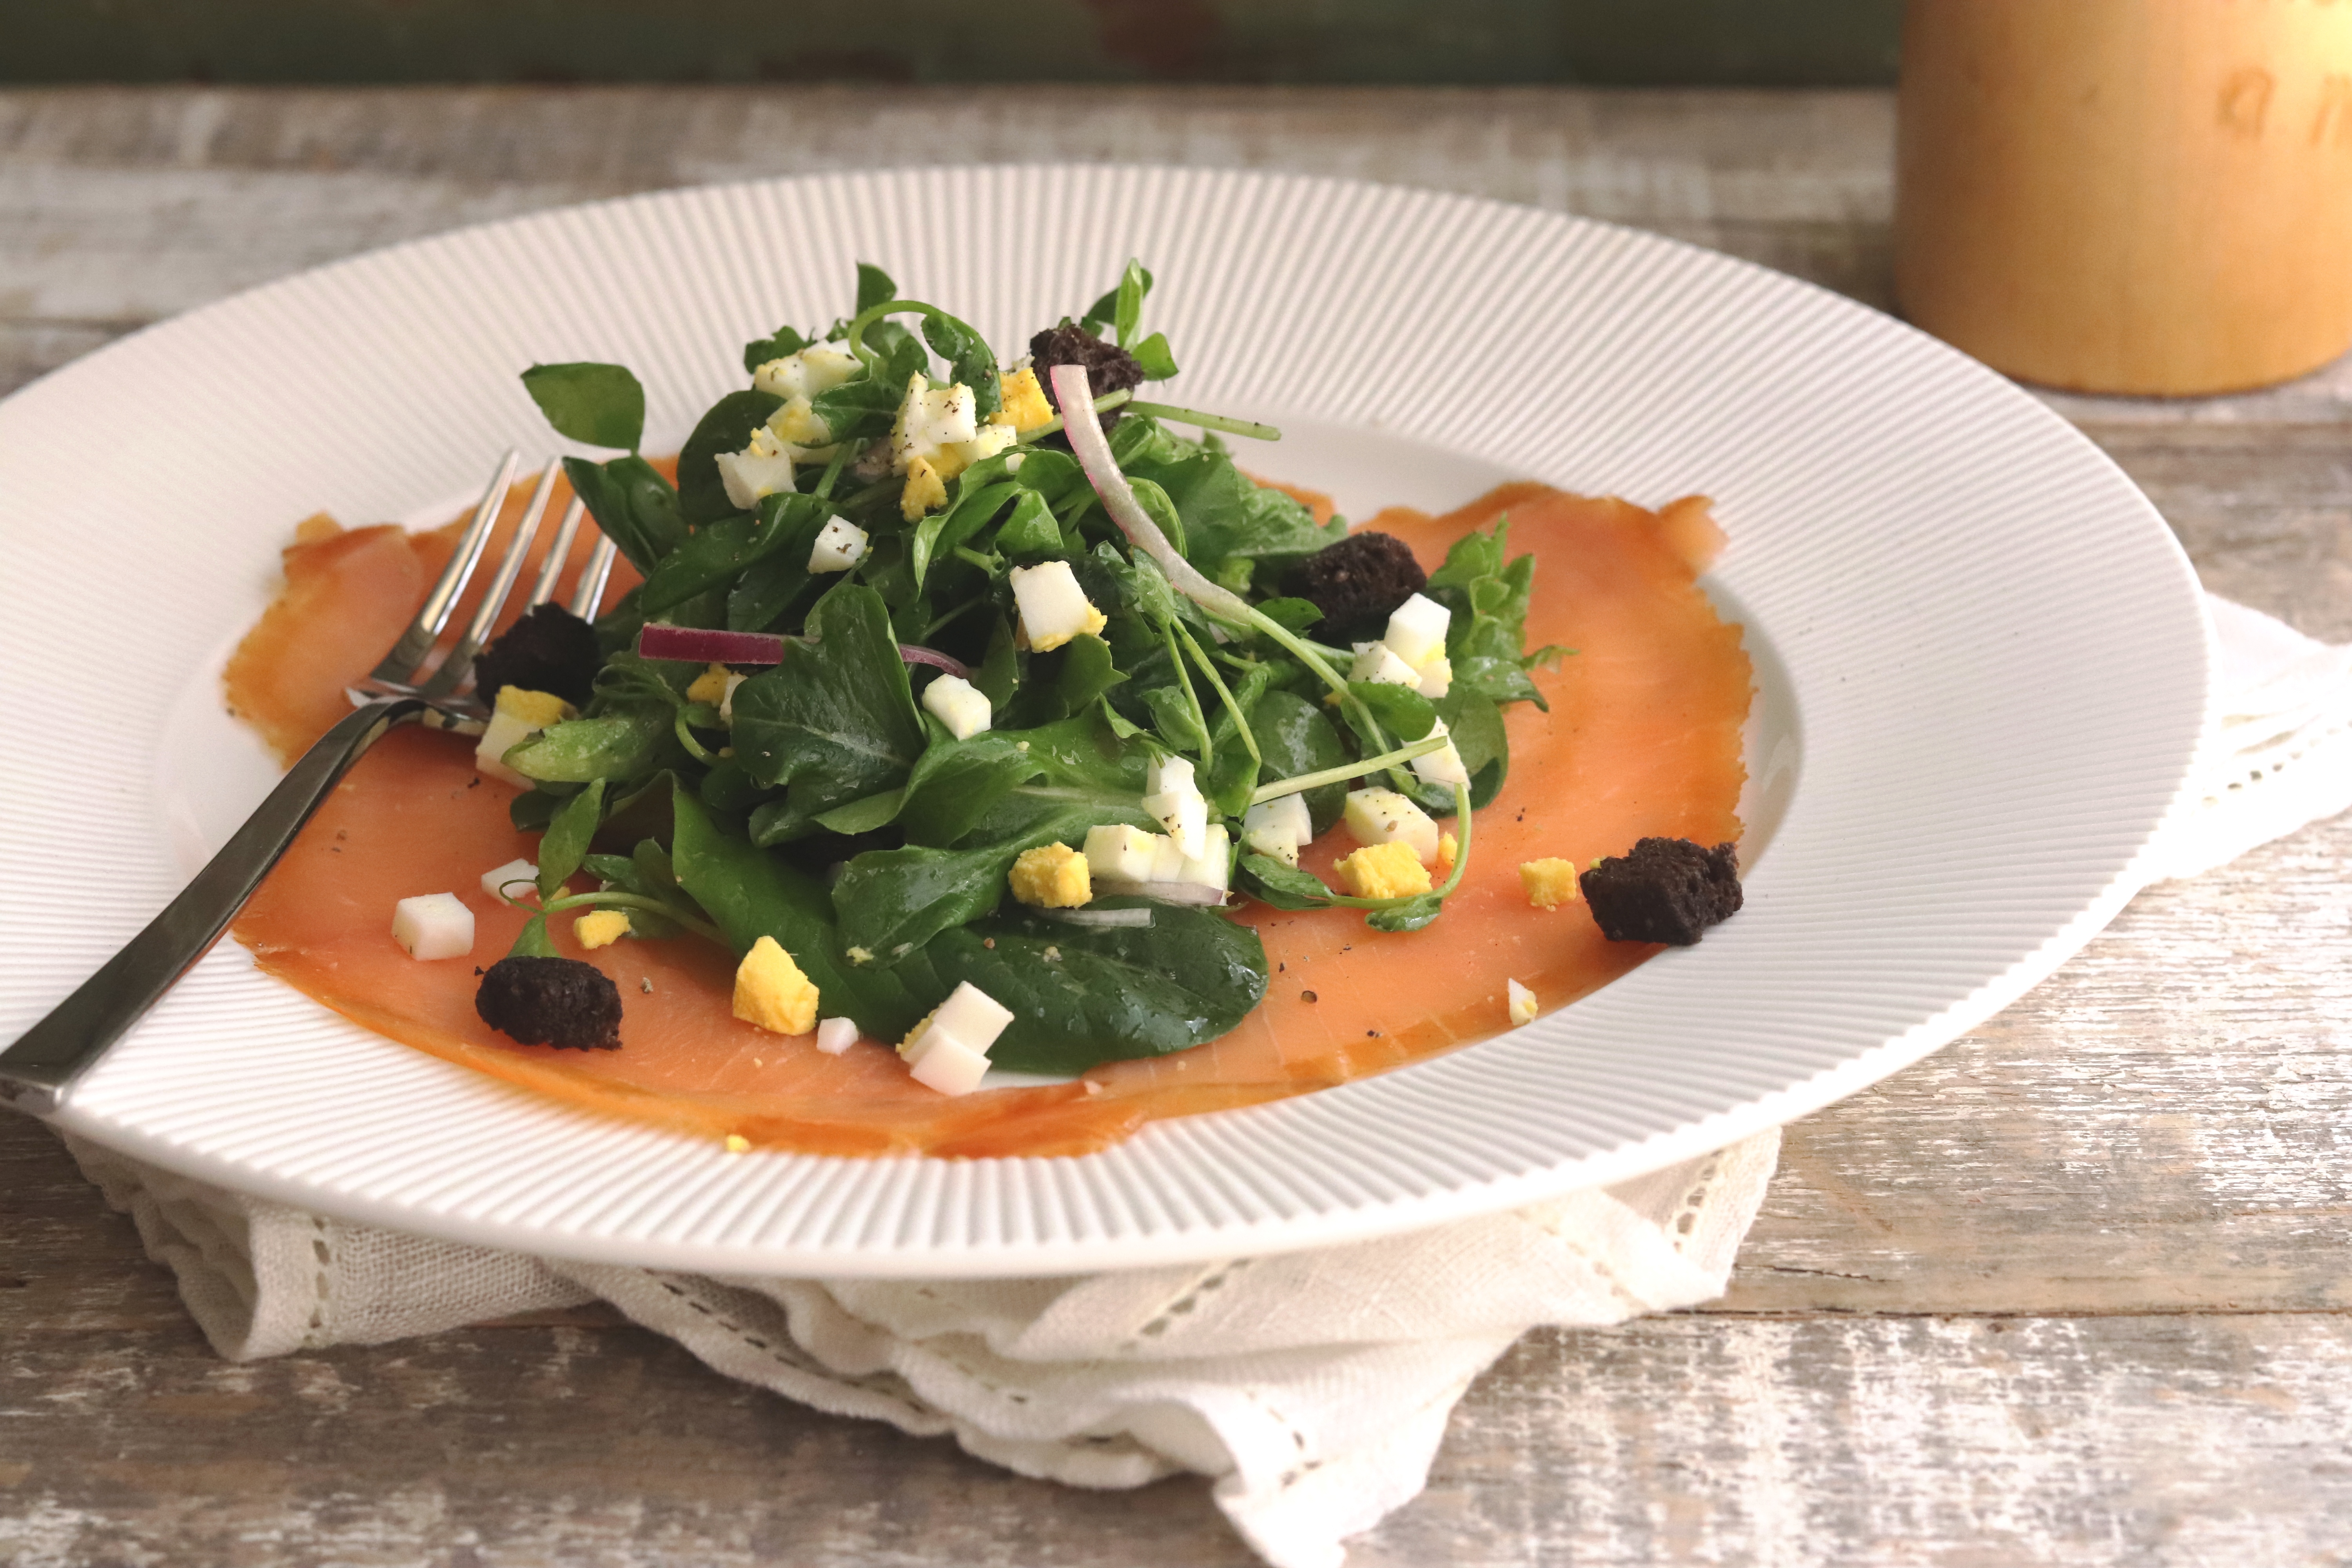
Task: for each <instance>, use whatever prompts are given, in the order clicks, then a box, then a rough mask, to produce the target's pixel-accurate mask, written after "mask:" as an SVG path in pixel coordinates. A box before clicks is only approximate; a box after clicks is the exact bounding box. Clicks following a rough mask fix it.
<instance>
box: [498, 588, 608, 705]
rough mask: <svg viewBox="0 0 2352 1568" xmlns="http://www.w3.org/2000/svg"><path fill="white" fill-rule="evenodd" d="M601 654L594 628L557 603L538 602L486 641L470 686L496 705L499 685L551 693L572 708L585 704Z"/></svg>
mask: <svg viewBox="0 0 2352 1568" xmlns="http://www.w3.org/2000/svg"><path fill="white" fill-rule="evenodd" d="M602 663H604V656H603V655H602V654H600V653H598V652H597V649H596V632H595V628H594V627H593V626H590V625H589V624H588V623H587V622H586V621H583V620H582V619H581V618H580V617H579V616H575V615H573V614H572V612H571V611H569V610H567V609H565V608H564V607H563V606H562V605H535V606H533V607H532V609H531V612H530V614H529V615H527V616H523V617H522V618H521V619H520V620H519V621H517V622H515V624H514V625H512V626H509V627H508V628H507V629H506V630H505V631H503V632H501V633H499V635H498V637H495V638H493V639H492V640H491V643H490V646H489V647H486V648H484V649H483V650H482V652H481V657H479V658H477V659H475V660H474V689H475V690H476V691H477V692H478V693H480V695H481V699H482V701H483V703H484V704H485V705H490V706H495V705H496V703H497V702H498V700H499V688H500V687H502V686H519V687H520V688H522V689H524V690H525V691H550V692H553V693H554V694H555V695H556V696H558V697H561V698H562V699H563V700H565V701H566V702H569V703H571V704H572V706H573V707H574V708H584V707H586V706H587V705H588V699H589V696H590V695H591V693H592V692H593V689H594V685H595V680H596V668H597V666H599V665H601V664H602Z"/></svg>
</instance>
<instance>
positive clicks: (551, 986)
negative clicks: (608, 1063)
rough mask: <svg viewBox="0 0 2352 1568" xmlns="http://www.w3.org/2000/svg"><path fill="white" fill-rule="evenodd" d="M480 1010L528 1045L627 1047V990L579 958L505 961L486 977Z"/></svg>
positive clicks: (477, 1009) (504, 1032)
mask: <svg viewBox="0 0 2352 1568" xmlns="http://www.w3.org/2000/svg"><path fill="white" fill-rule="evenodd" d="M474 1011H475V1012H477V1013H478V1014H480V1015H481V1017H482V1022H483V1023H485V1024H488V1026H490V1027H491V1028H493V1029H496V1030H497V1031H498V1032H499V1033H500V1034H502V1035H505V1036H507V1037H509V1038H511V1039H515V1040H520V1041H521V1042H522V1043H523V1044H524V1045H526V1046H554V1047H558V1048H560V1049H564V1050H578V1051H616V1050H619V1049H620V1048H621V988H620V987H619V986H617V985H615V984H613V982H612V978H611V977H610V976H609V975H607V974H606V973H604V971H603V970H601V969H599V968H597V967H596V966H595V965H594V964H593V963H581V962H580V960H578V959H576V958H501V959H499V961H498V962H497V963H493V964H491V965H490V968H489V973H487V974H484V975H483V976H482V984H481V985H480V986H479V987H478V989H477V990H476V991H475V993H474Z"/></svg>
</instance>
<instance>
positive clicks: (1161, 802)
mask: <svg viewBox="0 0 2352 1568" xmlns="http://www.w3.org/2000/svg"><path fill="white" fill-rule="evenodd" d="M1143 809H1144V810H1145V811H1147V812H1149V813H1150V814H1151V815H1152V816H1156V817H1158V818H1159V819H1160V826H1162V827H1165V828H1166V829H1167V830H1168V837H1170V838H1171V840H1173V841H1174V843H1175V846H1176V852H1177V853H1178V854H1179V855H1181V856H1182V857H1184V858H1186V859H1188V860H1189V859H1191V858H1192V857H1194V856H1196V855H1198V854H1200V853H1201V852H1202V847H1203V846H1204V845H1206V844H1207V842H1208V839H1207V837H1205V836H1206V834H1207V832H1208V828H1209V803H1208V801H1207V800H1206V799H1205V798H1203V797H1202V794H1201V792H1200V791H1199V790H1197V789H1191V788H1187V789H1182V790H1173V789H1171V790H1162V791H1160V793H1159V794H1158V795H1145V796H1144V797H1143Z"/></svg>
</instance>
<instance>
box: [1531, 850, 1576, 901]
mask: <svg viewBox="0 0 2352 1568" xmlns="http://www.w3.org/2000/svg"><path fill="white" fill-rule="evenodd" d="M1519 886H1520V887H1522V888H1525V889H1527V893H1528V903H1530V904H1532V905H1533V906H1535V907H1536V908H1537V909H1539V910H1556V909H1558V908H1559V906H1560V905H1562V904H1572V903H1574V902H1576V862H1575V861H1573V860H1558V859H1553V860H1529V861H1528V862H1527V863H1526V864H1525V865H1522V866H1521V867H1520V868H1519Z"/></svg>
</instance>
